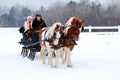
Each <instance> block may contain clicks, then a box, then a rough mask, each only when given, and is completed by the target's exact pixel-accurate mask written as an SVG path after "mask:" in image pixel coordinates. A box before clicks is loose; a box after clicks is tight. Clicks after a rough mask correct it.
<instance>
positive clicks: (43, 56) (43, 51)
mask: <svg viewBox="0 0 120 80" xmlns="http://www.w3.org/2000/svg"><path fill="white" fill-rule="evenodd" d="M45 54H46V49H45V47H44V46H43V47H41V51H40V59H41V60H42V63H43V64H45Z"/></svg>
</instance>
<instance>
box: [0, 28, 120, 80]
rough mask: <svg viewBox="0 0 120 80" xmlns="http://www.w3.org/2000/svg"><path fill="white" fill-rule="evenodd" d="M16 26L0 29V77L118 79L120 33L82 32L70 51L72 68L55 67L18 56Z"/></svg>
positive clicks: (11, 79) (2, 79) (5, 79)
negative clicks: (97, 33) (76, 43)
mask: <svg viewBox="0 0 120 80" xmlns="http://www.w3.org/2000/svg"><path fill="white" fill-rule="evenodd" d="M20 38H21V34H19V32H18V29H17V28H14V29H11V28H0V80H120V34H118V33H113V34H109V33H106V34H105V35H103V34H102V35H96V34H95V33H93V34H91V33H90V34H89V33H81V39H80V40H79V42H78V45H77V46H75V48H74V50H73V52H72V62H73V66H74V67H73V68H71V69H69V68H67V67H66V65H63V64H62V63H61V61H60V65H59V67H58V68H50V67H49V66H48V65H47V64H42V62H41V60H40V59H39V53H37V55H36V58H35V60H34V61H30V60H29V59H28V58H24V57H22V56H21V55H20V52H21V46H20V45H19V44H18V41H19V40H20Z"/></svg>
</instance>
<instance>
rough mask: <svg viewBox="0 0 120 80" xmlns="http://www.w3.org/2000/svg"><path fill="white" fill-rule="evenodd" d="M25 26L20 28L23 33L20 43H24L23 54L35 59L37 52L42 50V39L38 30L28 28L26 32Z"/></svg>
mask: <svg viewBox="0 0 120 80" xmlns="http://www.w3.org/2000/svg"><path fill="white" fill-rule="evenodd" d="M24 31H25V30H24V27H21V28H20V29H19V32H20V33H21V34H22V35H23V37H22V39H21V40H20V42H19V43H20V45H22V51H21V56H23V57H28V58H29V59H30V60H32V61H33V60H34V58H35V55H36V52H40V49H41V47H40V41H39V37H38V34H39V33H38V32H36V30H33V29H31V30H28V31H26V32H24Z"/></svg>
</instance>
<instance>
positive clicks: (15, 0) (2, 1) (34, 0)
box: [0, 0, 111, 9]
mask: <svg viewBox="0 0 120 80" xmlns="http://www.w3.org/2000/svg"><path fill="white" fill-rule="evenodd" d="M56 1H61V2H63V3H67V2H69V1H71V0H0V5H1V6H10V7H11V6H14V5H15V4H20V5H24V6H28V5H29V6H31V7H34V8H36V9H37V8H38V9H39V8H40V7H41V6H44V7H49V6H50V5H52V4H53V3H55V2H56ZM72 1H76V2H79V1H80V0H72ZM90 1H100V2H101V3H102V4H107V3H110V1H111V0H90Z"/></svg>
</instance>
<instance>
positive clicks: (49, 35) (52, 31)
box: [46, 22, 62, 38]
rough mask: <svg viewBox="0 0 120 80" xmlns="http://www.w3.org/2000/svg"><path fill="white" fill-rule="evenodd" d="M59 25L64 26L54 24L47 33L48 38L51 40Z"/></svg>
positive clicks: (57, 23) (58, 23)
mask: <svg viewBox="0 0 120 80" xmlns="http://www.w3.org/2000/svg"><path fill="white" fill-rule="evenodd" d="M57 25H62V24H61V23H60V22H56V23H54V24H53V25H52V26H51V27H50V28H49V29H48V31H47V32H46V38H51V37H52V36H53V34H54V30H55V28H56V26H57Z"/></svg>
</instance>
